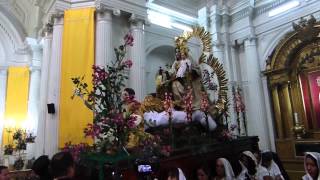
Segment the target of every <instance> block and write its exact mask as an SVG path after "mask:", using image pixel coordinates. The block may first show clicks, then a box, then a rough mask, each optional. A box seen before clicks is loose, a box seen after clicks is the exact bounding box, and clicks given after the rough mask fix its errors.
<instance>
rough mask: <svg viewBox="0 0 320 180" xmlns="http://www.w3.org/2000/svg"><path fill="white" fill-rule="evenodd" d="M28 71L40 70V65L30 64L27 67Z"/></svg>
mask: <svg viewBox="0 0 320 180" xmlns="http://www.w3.org/2000/svg"><path fill="white" fill-rule="evenodd" d="M29 71H30V72H37V71H38V72H39V71H41V67H40V66H30V67H29Z"/></svg>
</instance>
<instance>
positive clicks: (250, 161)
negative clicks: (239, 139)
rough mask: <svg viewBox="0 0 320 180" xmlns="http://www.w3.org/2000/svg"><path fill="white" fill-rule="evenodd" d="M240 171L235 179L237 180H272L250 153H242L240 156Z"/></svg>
mask: <svg viewBox="0 0 320 180" xmlns="http://www.w3.org/2000/svg"><path fill="white" fill-rule="evenodd" d="M240 164H241V166H242V171H241V173H240V175H239V176H238V177H237V179H238V180H247V179H249V180H272V178H271V177H270V176H269V173H268V170H267V169H266V168H265V167H263V166H261V165H260V164H259V163H258V161H257V159H256V157H255V156H254V155H253V154H252V152H250V151H244V152H242V154H241V156H240Z"/></svg>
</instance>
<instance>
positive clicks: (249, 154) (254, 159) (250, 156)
mask: <svg viewBox="0 0 320 180" xmlns="http://www.w3.org/2000/svg"><path fill="white" fill-rule="evenodd" d="M242 154H244V155H246V156H248V157H249V158H251V159H252V160H253V161H254V163H255V164H256V166H257V165H258V160H257V158H256V157H255V156H254V155H253V154H252V152H250V151H244V152H243V153H242Z"/></svg>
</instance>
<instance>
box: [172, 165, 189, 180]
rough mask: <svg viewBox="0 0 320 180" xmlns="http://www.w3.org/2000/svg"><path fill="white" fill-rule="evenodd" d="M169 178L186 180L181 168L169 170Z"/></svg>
mask: <svg viewBox="0 0 320 180" xmlns="http://www.w3.org/2000/svg"><path fill="white" fill-rule="evenodd" d="M167 179H168V180H186V177H185V176H184V173H183V172H182V170H181V169H180V168H171V169H170V170H169V172H168V178H167Z"/></svg>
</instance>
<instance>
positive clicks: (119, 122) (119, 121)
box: [112, 113, 124, 127]
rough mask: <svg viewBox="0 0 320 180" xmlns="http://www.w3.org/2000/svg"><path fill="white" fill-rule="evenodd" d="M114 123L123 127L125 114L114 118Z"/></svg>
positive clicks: (119, 114)
mask: <svg viewBox="0 0 320 180" xmlns="http://www.w3.org/2000/svg"><path fill="white" fill-rule="evenodd" d="M112 121H113V122H114V123H115V124H116V125H117V126H118V127H120V126H123V124H124V120H123V114H122V113H118V114H116V115H115V116H114V117H113V119H112Z"/></svg>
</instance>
